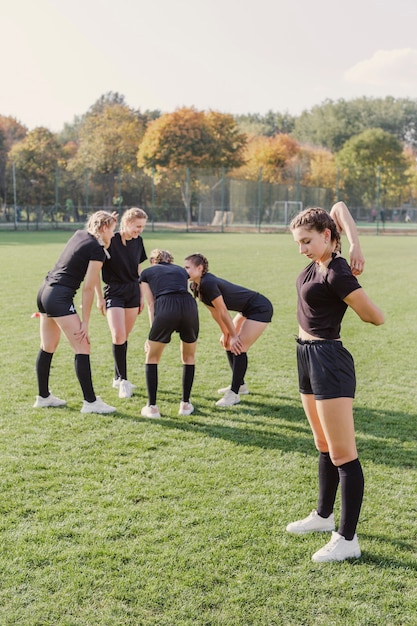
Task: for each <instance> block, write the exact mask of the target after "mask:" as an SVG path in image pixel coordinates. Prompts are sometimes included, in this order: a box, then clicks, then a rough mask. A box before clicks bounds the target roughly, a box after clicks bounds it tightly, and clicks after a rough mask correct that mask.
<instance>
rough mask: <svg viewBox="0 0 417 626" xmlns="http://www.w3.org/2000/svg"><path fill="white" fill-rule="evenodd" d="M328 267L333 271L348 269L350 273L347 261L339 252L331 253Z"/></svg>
mask: <svg viewBox="0 0 417 626" xmlns="http://www.w3.org/2000/svg"><path fill="white" fill-rule="evenodd" d="M330 269H331V270H333V271H334V272H345V271H346V270H348V271H349V273H350V274H351V273H352V272H351V269H350V266H349V263H348V262H347V261H346V259H345V257H343V256H342V255H341V254H339V253H334V254H333V258H332V260H331V261H330V263H329V270H330Z"/></svg>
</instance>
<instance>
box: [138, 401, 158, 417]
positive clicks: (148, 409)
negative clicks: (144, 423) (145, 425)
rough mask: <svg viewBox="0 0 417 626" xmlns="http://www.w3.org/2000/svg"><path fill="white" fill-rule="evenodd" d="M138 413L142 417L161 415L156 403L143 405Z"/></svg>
mask: <svg viewBox="0 0 417 626" xmlns="http://www.w3.org/2000/svg"><path fill="white" fill-rule="evenodd" d="M140 414H141V415H142V417H161V416H160V414H159V409H158V407H157V406H156V404H147V405H146V406H144V407H143V409H142V410H141V412H140Z"/></svg>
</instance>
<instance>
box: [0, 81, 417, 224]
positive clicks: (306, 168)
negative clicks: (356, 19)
mask: <svg viewBox="0 0 417 626" xmlns="http://www.w3.org/2000/svg"><path fill="white" fill-rule="evenodd" d="M416 154H417V100H412V99H395V98H392V97H386V98H384V99H377V98H375V99H374V98H365V97H363V98H357V99H354V100H351V101H346V100H338V101H332V100H326V101H325V102H323V103H322V104H320V105H317V106H315V107H313V108H312V109H311V110H309V111H304V112H302V113H301V114H300V115H299V116H291V115H290V114H288V113H279V112H272V111H269V112H268V113H267V114H265V115H260V114H247V115H235V116H233V115H230V114H224V113H220V112H217V111H198V110H196V109H195V108H194V107H183V108H180V109H177V110H176V111H174V112H172V113H164V114H163V113H161V112H160V111H145V112H141V111H140V110H135V109H133V108H132V107H130V106H129V105H128V104H127V103H126V101H125V98H124V96H123V95H121V94H118V93H114V92H109V93H107V94H104V95H102V96H101V97H100V98H99V99H98V100H97V102H95V103H94V104H93V105H92V106H91V107H90V109H89V110H88V111H87V112H86V113H85V114H84V115H82V116H79V117H75V118H74V120H73V122H72V123H70V124H65V126H64V128H63V129H62V130H61V131H60V132H59V133H53V132H51V131H50V130H48V129H47V128H44V127H38V128H35V129H33V130H31V131H28V129H27V128H26V127H25V126H24V124H22V123H21V122H19V121H17V120H16V119H15V118H12V117H6V116H2V115H0V202H1V204H2V206H3V212H4V214H5V215H6V219H7V215H8V209H7V207H11V206H12V205H13V204H14V202H16V201H17V204H18V205H19V206H25V207H42V208H43V210H45V209H47V211H49V213H50V217H51V219H58V218H62V217H63V218H64V219H74V220H76V221H78V220H79V219H80V218H81V217H82V215H83V214H84V213H85V211H86V208H87V209H88V207H89V206H103V207H105V208H110V207H116V208H117V207H120V206H121V205H139V206H142V207H143V208H144V209H145V210H147V209H148V208H149V206H148V205H149V203H150V198H151V197H154V196H153V195H152V194H155V190H156V191H157V197H158V202H159V203H160V204H161V206H162V205H163V206H164V207H165V214H166V215H167V216H169V213H170V209H171V208H172V207H174V206H178V205H182V206H183V207H184V208H185V210H186V212H187V219H190V220H191V219H192V217H193V203H194V199H195V197H196V186H197V185H198V177H197V176H196V175H195V172H197V171H202V170H204V171H208V172H217V173H222V175H224V174H226V176H228V177H231V178H233V179H237V180H247V181H259V180H262V181H264V182H266V183H271V184H276V185H282V184H285V185H288V188H289V189H294V188H295V186H296V185H304V186H307V187H317V188H323V189H327V190H332V197H333V199H334V200H336V199H343V200H345V201H346V202H347V203H349V205H351V206H358V207H359V206H361V207H366V208H374V207H375V206H376V205H379V206H382V207H384V208H387V209H390V208H395V207H401V206H410V207H413V206H416V204H417V202H416V196H417V168H416Z"/></svg>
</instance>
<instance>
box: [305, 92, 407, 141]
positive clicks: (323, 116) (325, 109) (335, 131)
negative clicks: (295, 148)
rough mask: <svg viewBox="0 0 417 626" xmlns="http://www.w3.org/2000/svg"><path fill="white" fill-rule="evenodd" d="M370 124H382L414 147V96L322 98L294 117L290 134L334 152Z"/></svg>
mask: <svg viewBox="0 0 417 626" xmlns="http://www.w3.org/2000/svg"><path fill="white" fill-rule="evenodd" d="M371 128H381V129H382V130H385V131H386V132H389V133H391V134H392V135H394V136H395V137H397V139H399V140H400V141H402V142H404V143H406V144H408V145H410V146H412V147H417V100H411V99H407V98H399V99H395V98H393V97H391V96H387V97H386V98H366V97H362V98H356V99H354V100H350V101H346V100H344V99H340V100H338V101H337V102H334V101H332V100H325V101H324V102H323V103H322V104H320V105H317V106H314V107H313V108H312V109H311V111H303V112H302V113H301V115H300V116H299V117H298V118H296V121H295V127H294V132H293V135H294V137H295V138H296V139H297V140H298V141H300V142H302V143H307V144H311V145H314V146H323V147H325V148H328V149H329V150H331V151H333V152H335V151H337V150H340V149H341V148H342V146H343V144H344V143H345V142H346V141H347V140H348V139H350V138H351V137H353V136H355V135H358V134H360V133H361V132H363V131H365V130H369V129H371Z"/></svg>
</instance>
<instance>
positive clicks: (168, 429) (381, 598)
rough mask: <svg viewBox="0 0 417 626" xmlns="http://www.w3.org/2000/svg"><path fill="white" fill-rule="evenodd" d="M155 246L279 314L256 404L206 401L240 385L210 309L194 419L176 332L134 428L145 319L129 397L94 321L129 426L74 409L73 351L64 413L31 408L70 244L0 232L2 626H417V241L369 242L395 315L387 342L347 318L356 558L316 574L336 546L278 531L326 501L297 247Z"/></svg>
mask: <svg viewBox="0 0 417 626" xmlns="http://www.w3.org/2000/svg"><path fill="white" fill-rule="evenodd" d="M143 236H144V241H145V245H146V250H147V252H148V254H149V252H150V251H151V249H152V248H153V247H164V248H168V249H169V250H170V251H171V252H172V253H173V255H174V257H175V262H177V263H179V264H182V262H183V258H184V257H185V256H186V255H187V254H190V253H192V252H197V251H199V252H202V253H204V254H206V256H207V257H208V258H209V261H210V269H211V270H212V271H213V272H214V273H217V274H219V275H221V276H223V277H224V278H227V279H230V280H232V281H234V282H238V283H241V284H244V285H245V286H247V287H251V288H254V289H257V290H259V291H260V292H262V293H264V294H265V295H266V296H268V297H269V298H270V299H271V300H272V302H273V305H274V308H275V314H274V318H273V321H272V324H271V325H270V326H269V327H268V329H267V331H266V332H265V333H264V334H263V335H262V337H261V338H260V339H259V341H258V342H257V343H256V344H255V346H254V347H253V348H252V349H251V351H250V353H249V371H248V376H247V382H248V385H249V387H250V390H251V394H250V395H249V396H247V397H242V402H241V404H240V405H237V406H236V407H232V408H229V409H223V410H220V409H218V408H217V407H215V406H214V402H215V400H216V399H217V398H218V397H219V396H218V395H217V393H216V390H217V388H218V387H220V386H224V385H226V384H228V383H229V382H230V373H229V370H228V366H227V361H226V358H225V356H224V354H223V352H222V350H221V348H220V346H219V343H218V338H219V331H218V328H217V326H216V325H215V323H214V322H213V321H212V319H211V317H210V315H209V313H208V312H207V311H206V310H205V309H204V307H203V306H201V305H199V311H200V321H201V335H200V340H199V346H198V351H197V367H196V378H195V384H194V389H193V393H192V402H193V404H194V406H195V407H196V411H195V413H194V414H193V415H191V416H189V417H179V416H178V415H177V412H178V404H179V400H180V395H179V390H180V383H181V366H180V362H179V342H178V339H177V338H175V339H174V340H173V341H172V343H171V344H170V345H169V346H168V347H167V349H166V350H165V353H164V355H163V357H162V361H161V364H160V368H159V371H160V374H159V381H160V392H159V394H158V405H159V407H160V411H161V419H159V420H148V419H145V418H142V417H140V408H141V407H142V406H143V404H145V402H146V393H145V383H144V366H143V361H144V352H143V343H144V341H145V339H146V336H147V332H148V319H147V313H146V312H144V314H143V315H142V316H141V317H140V318H139V319H138V322H137V325H136V327H135V330H134V331H133V333H132V335H131V338H130V340H129V353H128V360H129V363H128V367H129V378H130V380H131V381H132V382H134V383H135V384H137V385H138V387H137V390H136V393H135V395H134V397H133V398H132V399H129V400H119V399H118V397H117V392H116V391H115V390H113V389H112V388H111V379H112V355H111V340H110V333H109V330H108V327H107V323H106V321H105V319H104V318H102V317H101V316H100V315H99V314H98V312H97V311H94V312H93V315H92V319H91V332H90V334H91V338H92V344H93V345H92V370H93V379H94V383H95V387H96V392H97V393H98V394H99V395H101V396H102V397H103V399H104V400H105V401H106V402H109V403H111V404H115V405H116V406H117V407H118V412H117V413H115V414H113V415H109V416H100V415H81V414H80V413H79V409H80V406H81V392H80V389H79V386H78V383H77V382H76V379H75V374H74V369H73V356H72V354H71V352H70V349H69V347H68V345H67V344H66V343H65V340H64V339H63V340H62V342H61V345H60V347H59V349H58V352H57V354H56V356H55V358H54V362H53V368H52V375H51V389H52V391H53V392H54V393H56V394H57V395H58V396H60V397H64V398H65V399H66V400H67V402H68V406H67V407H65V408H63V409H48V410H44V411H37V410H35V409H32V404H33V401H34V397H35V394H36V379H35V369H34V368H35V359H36V354H37V351H38V347H39V335H38V324H39V322H38V320H37V319H32V318H31V314H32V313H33V312H34V311H35V310H36V305H35V301H36V293H37V289H38V287H39V285H40V283H41V281H42V279H43V276H44V275H45V273H46V271H47V270H48V269H50V267H51V266H52V265H53V263H54V262H55V260H56V258H57V256H58V254H59V252H60V251H61V249H62V247H63V245H64V243H65V242H66V241H67V239H68V237H69V233H64V232H53V233H47V232H30V233H28V232H17V233H15V232H8V233H4V232H3V233H0V262H1V266H0V267H1V268H2V272H1V277H0V285H1V294H2V306H1V309H0V318H1V323H0V342H1V343H0V345H1V352H2V355H3V359H2V363H1V380H2V385H1V389H0V394H1V422H0V424H1V439H0V446H1V448H0V463H1V493H2V495H1V503H2V504H1V506H2V514H1V517H0V528H1V541H0V555H1V556H0V568H1V572H2V582H1V585H0V624H1V625H2V626H3V625H7V626H8V625H10V626H11V625H13V626H14V625H16V624H22V625H24V626H35V625H41V624H42V625H48V626H49V625H51V626H52V625H53V626H57V625H59V626H63V625H65V626H75V625H77V626H78V625H83V626H85V625H88V626H95V625H97V626H99V625H100V626H104V625H106V626H108V625H115V626H116V625H117V626H119V625H125V624H126V625H129V626H130V625H132V626H133V625H134V626H138V625H144V626H148V625H149V626H153V625H155V626H165V625H167V626H168V625H169V626H173V625H175V626H177V625H187V626H188V625H190V626H191V625H196V624H197V625H219V626H220V625H222V626H223V625H227V626H229V625H230V626H248V625H254V626H258V625H262V626H272V625H281V624H283V625H284V624H285V625H287V624H294V625H300V624H306V625H325V626H328V625H332V626H333V625H336V626H339V625H347V624H355V625H356V624H358V625H359V624H360V625H364V626H365V625H366V626H369V625H377V624H378V625H380V624H390V625H412V624H416V623H417V620H416V615H417V593H416V592H417V583H416V580H417V577H416V574H417V498H416V484H417V445H416V417H417V409H416V406H417V404H416V402H417V392H416V379H417V366H416V358H415V353H416V307H417V290H416V278H415V267H416V262H417V251H416V246H415V238H414V237H396V236H390V237H388V236H378V237H375V236H366V235H364V236H363V237H362V240H361V243H362V247H363V251H364V254H365V257H366V267H365V273H364V274H363V276H362V277H360V282H361V284H362V285H363V286H364V287H365V289H366V290H367V292H368V294H369V295H370V296H371V298H372V299H373V300H374V301H375V302H376V303H377V304H378V305H380V306H381V308H382V309H383V310H384V312H385V314H386V323H385V325H384V326H382V327H378V328H375V327H373V326H371V325H368V324H364V323H363V322H361V321H360V320H359V318H357V317H356V315H355V314H354V313H353V312H352V311H348V313H347V315H346V316H345V322H344V325H343V333H342V336H343V340H344V343H345V345H346V346H347V347H348V349H350V350H351V351H352V353H353V356H354V358H355V363H356V370H357V377H358V391H357V398H356V401H355V421H356V429H357V439H358V447H359V452H360V458H361V460H362V463H363V467H364V472H365V480H366V486H365V500H364V505H363V509H362V513H361V519H360V524H359V528H358V535H359V539H360V543H361V548H362V551H363V556H362V558H361V559H360V560H358V561H354V562H352V563H341V564H313V563H312V562H311V560H310V558H311V554H312V553H313V552H315V551H316V550H317V549H318V548H319V547H321V546H322V545H323V544H324V543H325V542H326V541H327V537H326V536H320V535H310V536H306V537H301V538H299V537H294V536H290V535H288V534H287V533H286V532H285V525H286V524H287V523H288V521H291V520H294V519H297V518H298V517H300V516H304V515H307V514H308V513H309V512H310V510H311V509H312V508H313V507H314V506H315V504H316V475H317V455H316V452H315V450H314V446H313V443H312V437H311V434H310V432H309V428H308V426H307V423H306V420H305V418H304V415H303V412H302V409H301V406H300V401H299V397H298V391H297V380H296V368H295V342H294V335H295V334H296V330H297V325H296V320H295V306H296V300H295V288H294V282H295V278H296V276H297V273H298V272H299V271H300V269H301V268H302V267H303V266H304V265H305V264H306V260H305V259H304V258H303V257H302V256H301V255H299V254H298V250H297V247H296V245H295V244H294V242H293V241H292V237H291V235H289V234H250V235H246V234H236V233H234V234H207V233H206V234H204V233H200V234H191V233H190V234H187V233H183V234H180V235H178V234H175V233H167V232H164V233H161V232H159V233H158V232H150V231H146V230H145V232H144V235H143ZM343 244H344V245H343V252H344V253H347V242H346V241H344V242H343ZM145 266H146V264H145V265H144V267H145ZM79 300H80V298H79V297H78V296H77V300H76V302H77V303H79ZM336 517H337V519H338V518H339V511H338V509H336Z"/></svg>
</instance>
